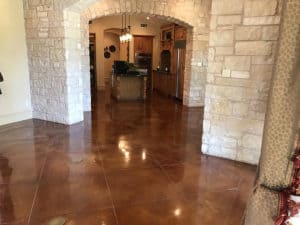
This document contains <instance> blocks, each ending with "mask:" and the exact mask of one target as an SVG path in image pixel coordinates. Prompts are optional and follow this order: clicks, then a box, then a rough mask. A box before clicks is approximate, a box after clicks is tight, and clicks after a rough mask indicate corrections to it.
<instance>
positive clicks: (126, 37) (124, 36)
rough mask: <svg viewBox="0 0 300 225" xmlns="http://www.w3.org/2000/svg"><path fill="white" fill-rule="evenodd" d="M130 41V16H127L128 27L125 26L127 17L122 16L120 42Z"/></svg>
mask: <svg viewBox="0 0 300 225" xmlns="http://www.w3.org/2000/svg"><path fill="white" fill-rule="evenodd" d="M131 39H132V34H131V25H130V15H129V16H128V26H127V15H126V14H122V28H121V35H120V42H121V43H124V42H130V41H131Z"/></svg>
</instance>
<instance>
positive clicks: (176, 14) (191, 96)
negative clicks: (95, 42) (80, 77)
mask: <svg viewBox="0 0 300 225" xmlns="http://www.w3.org/2000/svg"><path fill="white" fill-rule="evenodd" d="M210 8H211V0H205V1H203V0H202V1H197V0H188V1H175V0H174V1H157V0H151V1H141V0H134V1H128V0H127V1H119V0H112V1H111V0H110V1H109V0H103V1H99V2H98V3H96V4H94V5H91V6H90V7H89V8H87V9H85V10H84V11H82V12H81V30H82V39H81V44H82V45H83V48H84V49H85V50H84V52H85V56H83V61H87V60H88V32H87V30H88V29H87V28H88V21H89V20H92V19H95V18H99V17H103V16H106V15H119V14H121V13H128V14H142V15H152V16H156V17H158V18H160V19H165V20H167V21H169V22H174V23H178V24H181V25H184V26H186V27H187V28H188V30H189V31H188V35H187V36H188V46H187V56H186V58H187V60H186V72H185V81H184V99H183V104H184V105H187V106H203V105H204V94H205V80H206V71H207V54H208V26H209V11H210ZM70 10H72V8H71V9H70Z"/></svg>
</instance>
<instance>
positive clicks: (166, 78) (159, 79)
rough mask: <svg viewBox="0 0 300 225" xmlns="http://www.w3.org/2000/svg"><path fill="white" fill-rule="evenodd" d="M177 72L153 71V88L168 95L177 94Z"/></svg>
mask: <svg viewBox="0 0 300 225" xmlns="http://www.w3.org/2000/svg"><path fill="white" fill-rule="evenodd" d="M175 87H176V86H175V74H172V73H164V72H159V71H153V90H154V91H157V92H159V93H161V94H164V95H168V96H175Z"/></svg>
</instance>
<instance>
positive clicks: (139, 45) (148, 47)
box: [134, 35, 153, 55]
mask: <svg viewBox="0 0 300 225" xmlns="http://www.w3.org/2000/svg"><path fill="white" fill-rule="evenodd" d="M152 51H153V36H139V35H134V54H135V53H147V54H151V55H152Z"/></svg>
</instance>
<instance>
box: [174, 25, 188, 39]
mask: <svg viewBox="0 0 300 225" xmlns="http://www.w3.org/2000/svg"><path fill="white" fill-rule="evenodd" d="M179 40H186V28H184V27H179V26H178V27H176V28H175V41H179Z"/></svg>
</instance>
